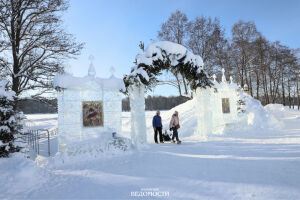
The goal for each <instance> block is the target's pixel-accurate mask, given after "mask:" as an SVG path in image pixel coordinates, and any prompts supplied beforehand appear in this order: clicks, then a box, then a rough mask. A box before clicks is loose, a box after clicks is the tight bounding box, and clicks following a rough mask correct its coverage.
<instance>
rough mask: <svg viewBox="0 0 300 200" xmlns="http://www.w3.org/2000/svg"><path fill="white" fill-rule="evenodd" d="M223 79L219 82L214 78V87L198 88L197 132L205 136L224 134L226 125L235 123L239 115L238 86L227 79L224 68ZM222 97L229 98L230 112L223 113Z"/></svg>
mask: <svg viewBox="0 0 300 200" xmlns="http://www.w3.org/2000/svg"><path fill="white" fill-rule="evenodd" d="M222 72H223V76H222V81H221V82H220V83H219V82H217V81H216V76H213V78H214V81H213V83H214V86H213V87H212V88H208V87H207V88H206V89H204V88H198V89H197V91H196V95H195V98H196V110H195V112H196V116H197V124H198V125H197V129H196V134H197V135H198V136H200V137H201V138H205V137H206V136H207V135H208V134H222V133H223V130H224V128H225V127H226V126H228V125H230V124H233V123H235V122H236V121H237V120H238V117H237V114H238V113H237V108H238V105H237V102H238V100H239V95H238V92H237V90H238V86H237V85H236V84H235V83H233V82H232V78H231V79H230V80H231V81H230V83H229V82H227V81H226V77H225V70H224V69H223V70H222ZM222 99H228V100H229V110H230V112H229V113H223V109H222Z"/></svg>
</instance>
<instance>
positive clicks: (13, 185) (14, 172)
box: [0, 153, 49, 199]
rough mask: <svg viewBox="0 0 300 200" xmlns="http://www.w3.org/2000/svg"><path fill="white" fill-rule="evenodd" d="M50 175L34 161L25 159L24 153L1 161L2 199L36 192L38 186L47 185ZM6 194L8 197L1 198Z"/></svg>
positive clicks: (21, 197) (0, 190)
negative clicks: (32, 191)
mask: <svg viewBox="0 0 300 200" xmlns="http://www.w3.org/2000/svg"><path fill="white" fill-rule="evenodd" d="M48 179H49V174H48V172H47V171H46V170H44V169H42V168H40V167H38V166H36V164H35V163H34V161H32V160H30V159H27V158H24V155H23V154H22V153H15V154H12V156H11V157H10V158H2V159H1V160H0V185H1V187H0V199H7V198H9V197H10V196H14V197H15V198H17V196H16V195H19V197H18V198H20V199H23V198H24V196H22V195H21V194H20V193H24V192H28V191H31V190H34V189H35V187H36V186H37V185H42V184H43V183H46V182H47V181H48ZM1 194H6V196H1Z"/></svg>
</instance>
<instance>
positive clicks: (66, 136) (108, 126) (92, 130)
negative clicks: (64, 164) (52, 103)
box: [58, 79, 122, 151]
mask: <svg viewBox="0 0 300 200" xmlns="http://www.w3.org/2000/svg"><path fill="white" fill-rule="evenodd" d="M83 101H102V103H103V117H104V126H103V127H100V126H97V127H84V126H83V121H82V102H83ZM121 112H122V97H121V94H120V92H119V91H118V89H117V88H106V87H103V86H102V85H100V84H97V82H96V81H95V80H94V79H90V80H89V81H88V82H87V83H85V85H84V87H74V88H68V89H65V90H62V91H61V92H58V131H59V137H58V138H59V151H63V150H64V148H65V146H66V145H68V144H71V143H73V142H78V141H82V140H86V139H91V138H97V137H102V136H103V135H101V134H109V133H112V132H117V133H118V132H121V131H122V127H121Z"/></svg>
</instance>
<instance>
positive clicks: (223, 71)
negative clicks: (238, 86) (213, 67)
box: [222, 68, 226, 83]
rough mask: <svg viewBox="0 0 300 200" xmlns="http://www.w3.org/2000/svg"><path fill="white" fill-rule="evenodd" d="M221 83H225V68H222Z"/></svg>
mask: <svg viewBox="0 0 300 200" xmlns="http://www.w3.org/2000/svg"><path fill="white" fill-rule="evenodd" d="M222 83H226V77H225V69H224V68H222Z"/></svg>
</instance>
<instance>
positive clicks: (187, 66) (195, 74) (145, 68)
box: [123, 48, 213, 93]
mask: <svg viewBox="0 0 300 200" xmlns="http://www.w3.org/2000/svg"><path fill="white" fill-rule="evenodd" d="M160 51H161V56H162V59H160V58H158V59H153V60H152V63H151V64H146V63H144V62H141V63H138V64H137V61H136V62H135V63H136V66H134V67H133V68H132V69H131V71H130V74H129V75H125V76H124V78H123V81H124V85H125V88H126V91H123V92H124V93H127V92H128V87H129V86H131V85H133V84H137V85H139V84H143V85H144V86H145V87H146V89H151V88H152V87H153V86H155V85H156V83H157V82H158V79H157V78H156V77H157V76H159V75H161V73H162V71H163V70H166V71H170V70H175V71H176V72H178V73H182V74H184V76H185V78H186V80H187V82H188V84H189V85H190V87H191V89H193V90H194V89H196V88H198V87H200V88H206V87H211V86H213V83H212V81H211V80H210V79H209V78H208V76H207V74H206V73H205V72H204V70H203V69H202V66H197V65H195V64H194V63H193V62H190V61H188V62H184V61H185V59H186V55H183V56H182V57H180V58H179V59H177V60H176V61H177V64H176V65H172V58H174V57H178V56H180V55H179V54H171V53H170V54H168V53H167V52H166V51H165V50H164V49H161V48H160ZM156 55H157V54H156V53H154V54H152V58H155V57H156ZM173 60H174V59H173ZM140 72H142V73H140ZM145 73H146V74H147V76H146V77H145V75H143V74H145Z"/></svg>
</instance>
